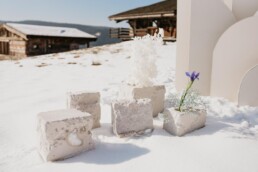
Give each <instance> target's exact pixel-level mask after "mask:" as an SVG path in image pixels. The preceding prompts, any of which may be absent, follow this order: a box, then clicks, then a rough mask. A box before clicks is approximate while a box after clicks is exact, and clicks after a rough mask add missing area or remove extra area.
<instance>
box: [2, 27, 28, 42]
mask: <svg viewBox="0 0 258 172" xmlns="http://www.w3.org/2000/svg"><path fill="white" fill-rule="evenodd" d="M3 27H4V28H5V29H6V30H8V31H9V32H12V33H15V34H16V35H18V36H20V37H21V38H23V39H24V40H26V41H27V40H28V38H27V36H26V35H25V34H23V33H22V32H19V31H18V30H16V29H14V28H12V27H10V26H8V25H6V24H4V25H3Z"/></svg>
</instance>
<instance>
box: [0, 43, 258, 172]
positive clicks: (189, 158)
mask: <svg viewBox="0 0 258 172" xmlns="http://www.w3.org/2000/svg"><path fill="white" fill-rule="evenodd" d="M131 44H132V42H130V41H129V42H123V43H119V44H114V45H107V46H103V47H95V48H91V49H87V50H79V51H73V52H69V53H59V54H53V55H44V56H38V57H35V58H27V59H23V60H20V61H1V62H0V90H1V92H0V171H1V172H16V171H19V172H35V171H37V172H38V171H39V172H41V171H42V172H46V171H48V172H56V171H62V172H71V171H76V172H84V171H90V172H103V171H106V172H111V171H112V172H121V171H124V172H127V171H128V172H132V171H148V172H157V171H163V172H171V171H176V172H189V171H191V172H207V171H209V172H218V171H227V172H243V171H248V172H257V171H258V163H257V159H258V108H254V107H247V106H245V107H238V106H237V105H236V104H235V103H231V102H228V101H227V100H225V99H223V98H211V97H205V98H204V99H205V101H206V103H207V110H208V117H207V123H206V127H205V128H202V129H200V130H197V131H195V132H193V133H190V134H188V135H186V136H184V137H175V136H172V135H169V134H168V133H167V132H166V131H164V130H163V129H162V121H160V120H159V119H155V121H154V124H155V130H154V131H153V133H149V134H147V135H146V136H143V137H135V138H124V139H121V138H117V137H115V136H114V134H113V133H112V132H111V124H110V122H111V112H110V111H111V109H110V102H111V101H112V100H114V99H115V98H116V96H117V95H118V94H117V92H118V89H119V86H120V84H121V83H123V82H125V79H126V78H128V75H129V71H130V69H129V68H130V62H131V50H130V47H131ZM155 50H156V51H157V52H156V53H157V54H158V58H157V61H156V63H157V64H156V65H157V71H158V75H157V78H156V83H157V84H162V83H163V84H165V86H166V89H167V96H169V95H171V94H173V93H175V86H174V82H175V60H176V59H175V54H176V53H175V52H176V44H174V43H168V44H167V45H159V46H157V47H156V49H155ZM93 61H98V62H100V65H92V62H93ZM200 79H201V78H200ZM82 90H96V91H100V92H101V108H102V118H101V123H102V127H101V128H98V129H95V130H93V136H94V140H95V142H96V149H95V150H92V151H90V152H86V153H83V154H80V155H78V156H76V157H73V158H70V159H67V160H64V161H59V162H53V163H49V162H48V163H46V162H44V161H43V160H42V159H41V157H40V156H39V154H38V152H37V133H36V125H37V120H36V116H37V114H38V113H39V112H44V111H50V110H56V109H62V108H66V98H67V97H66V96H67V92H71V91H82ZM73 139H74V138H72V140H73ZM76 144H77V143H76Z"/></svg>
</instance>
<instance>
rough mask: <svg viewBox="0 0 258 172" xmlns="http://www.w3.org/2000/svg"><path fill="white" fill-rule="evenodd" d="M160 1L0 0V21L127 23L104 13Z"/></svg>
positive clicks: (115, 25) (122, 24) (114, 24)
mask: <svg viewBox="0 0 258 172" xmlns="http://www.w3.org/2000/svg"><path fill="white" fill-rule="evenodd" d="M159 1H160V0H0V20H11V21H20V20H42V21H52V22H65V23H77V24H87V25H96V26H114V27H117V26H127V24H126V23H121V24H116V23H115V22H114V21H109V20H108V16H110V15H113V14H116V13H119V12H123V11H126V10H129V9H132V8H135V7H140V6H144V5H149V4H152V3H156V2H159Z"/></svg>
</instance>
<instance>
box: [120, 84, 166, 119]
mask: <svg viewBox="0 0 258 172" xmlns="http://www.w3.org/2000/svg"><path fill="white" fill-rule="evenodd" d="M165 93H166V89H165V86H164V85H155V86H150V87H136V86H131V85H123V86H122V87H121V89H120V92H119V97H120V98H122V99H144V98H148V99H151V104H152V107H153V117H156V116H158V114H159V113H160V112H163V110H164V102H165V100H164V99H165Z"/></svg>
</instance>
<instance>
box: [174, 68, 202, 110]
mask: <svg viewBox="0 0 258 172" xmlns="http://www.w3.org/2000/svg"><path fill="white" fill-rule="evenodd" d="M185 74H186V76H187V77H189V78H190V82H189V83H188V86H187V88H186V90H185V92H184V94H183V95H182V97H181V100H180V104H179V107H178V110H179V111H180V112H181V111H182V106H183V104H184V101H185V98H186V95H187V94H188V91H189V90H190V88H191V87H192V85H193V83H194V81H195V80H196V79H198V80H199V76H200V73H199V72H198V73H197V72H195V71H193V72H192V73H191V72H185Z"/></svg>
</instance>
